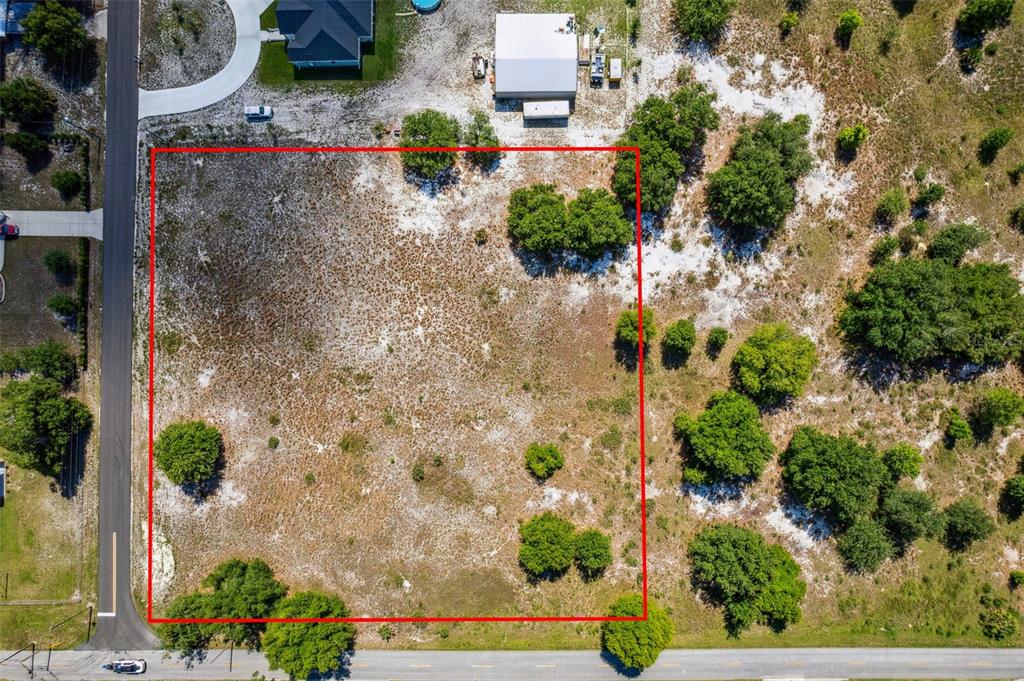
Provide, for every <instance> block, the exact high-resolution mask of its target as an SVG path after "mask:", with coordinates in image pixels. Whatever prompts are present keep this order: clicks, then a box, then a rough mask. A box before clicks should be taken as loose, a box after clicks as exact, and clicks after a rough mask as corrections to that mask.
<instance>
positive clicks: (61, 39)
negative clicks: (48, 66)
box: [21, 0, 89, 60]
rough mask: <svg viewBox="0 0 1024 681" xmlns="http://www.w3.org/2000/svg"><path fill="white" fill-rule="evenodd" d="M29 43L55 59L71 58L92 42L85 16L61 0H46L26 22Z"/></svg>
mask: <svg viewBox="0 0 1024 681" xmlns="http://www.w3.org/2000/svg"><path fill="white" fill-rule="evenodd" d="M21 25H22V28H23V29H24V31H25V32H24V34H23V35H22V40H24V41H25V44H27V45H31V46H32V47H35V48H36V49H38V50H39V51H40V52H42V53H43V54H45V55H46V56H47V57H48V58H49V59H51V60H59V59H68V58H69V57H73V56H75V55H77V54H78V53H80V52H81V51H82V50H83V49H85V47H86V46H87V45H88V44H89V36H88V34H87V33H86V32H85V27H84V26H82V15H81V14H80V13H79V12H78V10H76V9H74V8H73V7H67V6H65V5H62V4H61V3H59V2H57V0H44V1H43V2H41V3H39V4H38V5H36V6H35V8H33V9H32V11H31V12H29V13H28V16H26V17H25V18H24V19H23V20H22V22H21Z"/></svg>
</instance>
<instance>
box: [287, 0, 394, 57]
mask: <svg viewBox="0 0 1024 681" xmlns="http://www.w3.org/2000/svg"><path fill="white" fill-rule="evenodd" d="M373 5H374V0H280V1H279V2H278V4H277V25H278V28H279V29H280V31H281V34H282V35H283V36H285V37H286V38H287V39H288V45H287V52H288V61H290V62H291V63H292V64H294V65H295V66H297V67H300V68H303V67H309V66H314V67H315V66H354V67H358V66H359V65H360V60H361V58H362V53H363V43H369V42H372V41H373Z"/></svg>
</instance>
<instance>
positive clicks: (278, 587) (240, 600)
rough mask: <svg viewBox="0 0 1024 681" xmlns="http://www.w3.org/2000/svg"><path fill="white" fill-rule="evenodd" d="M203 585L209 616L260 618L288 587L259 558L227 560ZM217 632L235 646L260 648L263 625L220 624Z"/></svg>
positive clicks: (271, 609) (254, 623) (270, 608)
mask: <svg viewBox="0 0 1024 681" xmlns="http://www.w3.org/2000/svg"><path fill="white" fill-rule="evenodd" d="M203 586H204V587H205V588H207V589H210V590H211V591H212V592H211V593H210V594H209V596H208V599H209V600H208V610H209V612H210V615H208V617H226V618H254V619H262V618H266V617H270V616H271V615H273V614H274V610H275V609H276V607H277V605H278V603H279V602H280V601H281V599H282V598H284V597H285V595H286V594H287V593H288V587H286V586H285V585H284V584H282V583H281V582H279V581H278V580H277V579H275V577H274V571H273V570H271V569H270V566H269V565H267V564H266V563H265V562H263V561H262V560H259V559H256V560H251V561H244V560H238V559H232V560H227V561H225V562H223V563H221V564H220V565H218V566H217V567H216V568H214V570H213V572H211V573H210V574H209V575H207V576H206V578H205V579H204V580H203ZM216 626H217V633H218V634H219V635H220V636H221V637H222V638H223V639H224V640H225V641H228V642H231V643H234V644H235V645H236V646H245V647H246V648H248V649H249V650H259V649H260V646H261V643H262V642H261V638H260V637H261V635H262V634H263V631H264V630H265V629H266V625H265V624H263V623H260V622H248V623H240V622H232V623H224V624H219V625H216Z"/></svg>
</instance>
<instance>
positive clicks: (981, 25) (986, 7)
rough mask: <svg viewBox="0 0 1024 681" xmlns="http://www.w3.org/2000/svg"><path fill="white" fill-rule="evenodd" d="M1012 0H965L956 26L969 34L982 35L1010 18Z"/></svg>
mask: <svg viewBox="0 0 1024 681" xmlns="http://www.w3.org/2000/svg"><path fill="white" fill-rule="evenodd" d="M1013 4H1014V0H967V4H966V5H964V8H963V9H962V10H960V14H959V15H958V16H957V18H956V28H957V30H958V31H960V32H961V33H964V34H966V35H970V36H980V35H984V34H985V33H987V32H988V31H991V30H992V29H995V28H999V27H1000V26H1002V25H1004V24H1006V23H1007V22H1008V21H1009V20H1010V13H1011V12H1013Z"/></svg>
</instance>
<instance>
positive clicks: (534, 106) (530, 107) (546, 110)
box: [523, 99, 569, 121]
mask: <svg viewBox="0 0 1024 681" xmlns="http://www.w3.org/2000/svg"><path fill="white" fill-rule="evenodd" d="M568 117H569V100H568V99H539V100H532V101H527V102H523V120H526V121H538V120H545V119H560V118H568Z"/></svg>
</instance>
